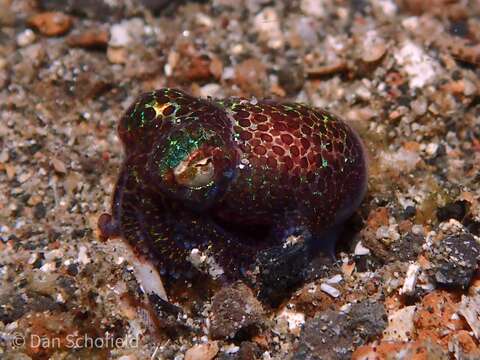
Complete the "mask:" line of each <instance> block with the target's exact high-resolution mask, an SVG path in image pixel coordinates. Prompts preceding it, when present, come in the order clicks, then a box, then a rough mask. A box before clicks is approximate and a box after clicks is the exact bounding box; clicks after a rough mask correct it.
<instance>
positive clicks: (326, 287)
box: [320, 283, 340, 298]
mask: <svg viewBox="0 0 480 360" xmlns="http://www.w3.org/2000/svg"><path fill="white" fill-rule="evenodd" d="M320 290H322V291H323V292H325V293H327V294H328V295H330V296H331V297H333V298H338V297H339V296H340V291H338V290H337V289H336V288H334V287H333V286H331V285H328V284H326V283H322V284H321V285H320Z"/></svg>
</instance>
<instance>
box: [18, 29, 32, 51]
mask: <svg viewBox="0 0 480 360" xmlns="http://www.w3.org/2000/svg"><path fill="white" fill-rule="evenodd" d="M35 39H36V36H35V33H34V32H33V31H32V30H31V29H25V30H24V31H22V32H21V33H20V34H18V35H17V44H18V46H20V47H25V46H28V45H30V44H33V43H34V42H35Z"/></svg>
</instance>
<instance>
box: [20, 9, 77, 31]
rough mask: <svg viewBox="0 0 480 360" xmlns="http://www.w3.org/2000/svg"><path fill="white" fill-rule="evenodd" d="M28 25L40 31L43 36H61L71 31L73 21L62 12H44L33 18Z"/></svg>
mask: <svg viewBox="0 0 480 360" xmlns="http://www.w3.org/2000/svg"><path fill="white" fill-rule="evenodd" d="M28 24H29V25H30V26H32V27H34V28H36V29H37V30H38V31H40V33H41V34H42V35H46V36H60V35H63V34H65V33H66V32H68V31H69V30H70V28H71V27H72V25H73V19H72V17H71V16H69V15H65V14H64V13H61V12H44V13H39V14H35V15H33V16H31V17H30V18H29V19H28Z"/></svg>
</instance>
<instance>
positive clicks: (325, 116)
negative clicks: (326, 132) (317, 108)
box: [322, 114, 330, 122]
mask: <svg viewBox="0 0 480 360" xmlns="http://www.w3.org/2000/svg"><path fill="white" fill-rule="evenodd" d="M322 119H323V122H327V121H329V120H330V118H329V117H328V115H326V114H323V115H322Z"/></svg>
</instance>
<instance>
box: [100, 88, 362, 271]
mask: <svg viewBox="0 0 480 360" xmlns="http://www.w3.org/2000/svg"><path fill="white" fill-rule="evenodd" d="M118 132H119V135H120V138H121V140H122V142H123V144H124V147H125V161H124V165H123V168H122V171H121V174H120V176H119V181H118V183H117V186H116V189H115V195H114V201H113V206H112V218H111V219H110V218H105V217H104V218H103V219H102V221H100V228H101V230H102V233H103V234H104V236H106V237H108V236H111V235H114V234H120V235H122V236H123V237H124V238H126V240H127V241H128V242H129V243H130V244H131V245H132V246H133V248H134V249H135V250H136V251H137V252H138V253H139V254H141V255H143V256H146V257H149V258H150V259H152V260H154V261H155V262H156V263H157V264H158V266H159V267H160V269H161V270H162V271H163V272H166V273H168V274H169V275H174V276H175V277H178V276H180V277H182V276H185V274H186V273H187V272H188V271H187V270H186V269H187V268H188V256H189V254H190V251H191V249H192V248H198V249H200V250H201V251H208V252H209V253H210V254H212V255H213V257H214V258H215V259H216V261H217V262H218V263H219V264H220V265H222V266H223V267H224V270H225V273H226V274H227V275H228V276H231V277H238V276H239V275H238V273H239V272H240V270H242V269H245V268H247V267H248V266H250V265H252V263H253V262H254V261H255V253H256V251H257V250H258V249H259V248H262V247H263V248H264V247H266V246H271V242H265V244H262V243H259V242H258V241H257V243H255V244H253V245H252V242H251V241H250V242H248V241H244V240H245V239H242V238H241V236H239V235H238V234H237V235H235V234H233V233H231V232H229V231H228V230H225V229H224V228H223V227H222V225H220V224H226V223H235V224H238V225H241V226H250V225H252V224H261V225H267V226H269V227H271V234H272V235H271V237H273V238H274V241H276V243H277V244H281V243H282V242H283V241H284V240H285V239H286V238H287V237H288V236H289V235H291V234H294V233H304V234H305V233H308V234H310V235H311V237H312V241H315V240H319V238H320V237H321V235H322V233H323V232H324V231H325V230H326V229H328V228H330V227H332V226H334V225H337V224H339V223H340V222H342V221H343V220H345V219H346V218H347V217H348V216H350V215H351V213H352V212H353V211H355V209H356V208H357V207H358V205H359V203H360V201H361V199H362V197H363V195H364V192H365V188H366V178H367V169H366V163H365V158H364V153H363V147H362V144H361V141H360V139H359V138H358V136H357V135H356V134H355V133H354V131H353V130H352V129H351V128H350V127H349V126H347V125H346V124H345V123H344V122H342V121H341V120H339V119H338V118H337V117H335V116H334V115H332V114H330V113H328V112H326V111H323V110H319V109H313V108H310V107H308V106H305V105H301V104H292V103H279V102H274V101H270V100H265V101H249V100H244V99H227V100H207V99H198V98H194V97H191V96H189V95H187V94H185V93H183V92H181V91H179V90H175V89H162V90H158V91H154V92H150V93H146V94H144V95H142V96H141V97H140V98H139V99H138V100H137V101H136V102H135V103H134V104H133V105H132V106H131V107H130V108H129V109H128V111H127V112H126V114H125V115H124V116H123V118H122V119H121V120H120V123H119V127H118ZM198 149H208V151H211V153H212V154H213V155H212V156H213V163H214V165H215V180H214V181H213V182H212V183H211V184H209V185H208V186H205V187H202V188H200V189H190V188H185V187H183V186H181V185H179V184H177V183H175V181H173V180H172V176H171V173H172V168H174V167H175V166H176V165H178V163H179V162H180V161H181V160H182V159H184V158H185V156H186V155H187V154H189V153H191V152H192V151H195V150H198ZM269 244H270V245H269Z"/></svg>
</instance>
